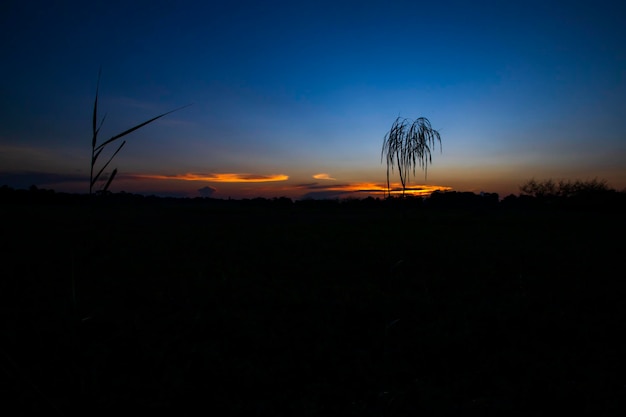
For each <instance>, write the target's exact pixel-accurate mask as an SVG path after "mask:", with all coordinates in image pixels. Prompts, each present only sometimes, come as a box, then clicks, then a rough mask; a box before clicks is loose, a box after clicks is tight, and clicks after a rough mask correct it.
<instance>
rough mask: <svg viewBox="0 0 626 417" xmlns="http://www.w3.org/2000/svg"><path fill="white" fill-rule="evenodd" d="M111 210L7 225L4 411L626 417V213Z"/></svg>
mask: <svg viewBox="0 0 626 417" xmlns="http://www.w3.org/2000/svg"><path fill="white" fill-rule="evenodd" d="M96 200H97V201H87V200H80V199H76V200H71V199H68V200H67V201H66V200H58V201H57V200H55V201H47V202H41V201H32V202H28V201H21V202H7V201H5V202H4V203H2V205H0V213H1V214H2V219H3V226H2V252H1V253H2V255H1V256H2V258H1V259H2V278H1V281H0V294H1V295H0V297H1V299H0V301H1V303H2V304H1V305H2V307H1V308H2V332H1V334H2V338H1V339H0V340H1V346H0V349H1V352H0V353H1V357H0V364H1V368H0V381H1V382H2V385H1V390H2V391H1V393H2V396H3V398H4V400H3V407H10V406H11V404H13V405H17V407H18V408H19V410H22V411H23V413H24V414H27V413H32V412H36V413H39V414H42V415H43V414H45V415H50V416H53V415H77V414H80V415H98V414H106V415H110V414H111V413H113V412H116V413H120V412H122V411H129V412H151V413H155V412H156V413H159V412H172V413H173V412H175V411H180V412H181V413H182V414H181V415H192V414H193V415H196V414H198V415H200V414H201V415H219V416H227V415H247V416H330V415H339V416H352V415H354V416H405V415H406V416H409V415H411V416H414V415H424V416H434V415H451V414H459V415H472V414H474V415H481V416H485V415H494V416H496V415H497V416H521V415H524V416H527V415H528V416H542V415H550V416H552V415H554V414H555V413H557V412H558V413H559V414H567V413H572V412H578V413H581V412H582V413H584V414H588V415H594V416H599V415H624V414H622V413H623V412H624V410H626V367H625V366H624V358H623V357H624V354H625V353H626V344H625V343H624V342H623V341H622V340H621V338H622V336H624V333H625V330H626V325H625V323H626V321H625V320H626V314H625V312H626V307H625V305H624V303H625V300H626V298H625V297H626V291H625V288H626V285H625V283H624V278H625V274H624V263H623V259H624V253H625V246H626V245H625V244H624V236H625V235H626V220H625V219H624V215H623V210H617V209H614V208H607V207H605V208H598V207H595V208H593V209H589V208H578V209H576V208H568V209H564V208H548V207H531V208H528V207H525V208H520V207H503V205H502V204H500V205H494V206H488V207H487V206H485V207H473V208H467V207H466V208H459V207H457V208H445V207H443V208H442V207H427V206H426V205H425V204H417V203H415V204H412V203H407V204H404V205H403V204H388V203H387V202H378V201H369V202H354V201H353V202H343V203H341V204H340V203H337V202H331V201H327V202H324V201H321V202H308V203H307V202H298V203H291V201H289V200H284V199H283V200H273V201H272V200H262V201H261V200H258V201H256V200H253V201H247V202H237V201H213V200H205V201H176V200H150V199H140V200H134V199H127V200H125V199H119V200H114V199H112V200H105V199H102V201H100V200H98V199H96ZM196 409H198V410H200V412H194V413H192V412H191V410H196ZM185 411H187V412H185Z"/></svg>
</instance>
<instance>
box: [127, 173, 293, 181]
mask: <svg viewBox="0 0 626 417" xmlns="http://www.w3.org/2000/svg"><path fill="white" fill-rule="evenodd" d="M137 177H138V178H145V179H154V180H182V181H206V182H273V181H286V180H288V179H289V176H287V175H284V174H271V175H257V174H241V173H223V174H215V173H187V174H175V175H138V176H137Z"/></svg>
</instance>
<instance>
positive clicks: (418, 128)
mask: <svg viewBox="0 0 626 417" xmlns="http://www.w3.org/2000/svg"><path fill="white" fill-rule="evenodd" d="M437 141H438V142H439V148H440V150H441V137H440V135H439V132H438V131H436V130H435V129H433V128H432V126H431V125H430V121H429V120H428V119H426V118H424V117H420V118H418V119H415V120H410V119H406V118H401V117H398V118H396V120H395V121H394V122H393V125H391V129H390V130H389V132H387V134H386V135H385V140H384V142H383V148H382V151H381V157H380V159H381V163H382V160H383V159H385V160H386V162H387V194H388V195H391V187H390V183H389V170H390V169H391V171H392V172H393V168H394V166H396V167H397V168H398V174H399V175H400V182H401V183H402V195H403V196H404V192H405V190H406V185H407V183H408V181H409V175H410V173H411V171H413V175H414V176H415V168H416V166H420V167H421V168H422V169H423V170H424V178H426V175H427V170H428V164H429V163H432V157H431V147H433V146H435V143H436V142H437Z"/></svg>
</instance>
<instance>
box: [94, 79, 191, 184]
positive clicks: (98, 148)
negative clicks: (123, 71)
mask: <svg viewBox="0 0 626 417" xmlns="http://www.w3.org/2000/svg"><path fill="white" fill-rule="evenodd" d="M101 73H102V70H100V71H98V82H97V85H96V98H95V100H94V103H93V117H92V139H91V162H90V166H89V194H92V193H93V188H94V186H95V185H96V183H97V182H98V180H100V178H101V177H102V176H103V173H104V170H105V169H106V168H107V166H109V164H110V163H111V161H112V160H113V158H115V155H117V153H118V152H119V151H120V150H121V149H122V148H123V147H124V145H126V141H125V140H124V141H123V142H122V143H121V144H120V146H118V147H117V149H116V150H115V152H113V154H112V155H111V157H110V158H109V160H108V161H107V162H106V163H104V165H102V167H101V168H100V170H98V172H97V173H96V174H95V175H94V169H95V168H96V162H97V161H98V157H99V156H100V154H101V152H102V151H103V150H104V148H105V147H106V146H107V145H109V144H111V143H113V142H115V141H117V140H119V139H121V138H123V137H124V136H126V135H128V134H130V133H132V132H134V131H135V130H137V129H140V128H142V127H144V126H145V125H147V124H149V123H152V122H154V121H155V120H158V119H160V118H161V117H163V116H166V115H168V114H170V113H173V112H175V111H178V110H181V109H183V108H185V107H188V106H189V105H187V106H183V107H179V108H177V109H174V110H170V111H168V112H165V113H162V114H160V115H158V116H156V117H153V118H152V119H149V120H146V121H145V122H143V123H140V124H138V125H136V126H133V127H131V128H130V129H127V130H125V131H123V132H122V133H119V134H117V135H114V136H112V137H111V138H109V139H107V140H105V141H104V142H102V143H101V144H98V133H100V128H101V127H102V124H103V123H104V119H105V118H106V114H105V115H104V116H103V117H102V119H101V120H100V124H98V91H99V89H100V75H101ZM116 175H117V168H115V169H114V170H113V171H112V172H111V173H110V174H109V175H108V176H106V177H107V178H106V183H105V184H104V185H103V186H102V188H101V189H100V190H98V192H100V193H106V192H107V191H108V189H109V186H110V185H111V182H112V181H113V179H114V178H115V176H116ZM102 178H103V179H104V177H102Z"/></svg>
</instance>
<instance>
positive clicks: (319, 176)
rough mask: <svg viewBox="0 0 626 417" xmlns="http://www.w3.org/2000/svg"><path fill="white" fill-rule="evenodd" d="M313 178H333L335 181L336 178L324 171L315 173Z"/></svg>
mask: <svg viewBox="0 0 626 417" xmlns="http://www.w3.org/2000/svg"><path fill="white" fill-rule="evenodd" d="M313 178H315V179H316V180H332V181H335V178H332V177H331V176H330V175H329V174H326V173H324V172H321V173H319V174H315V175H313Z"/></svg>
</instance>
